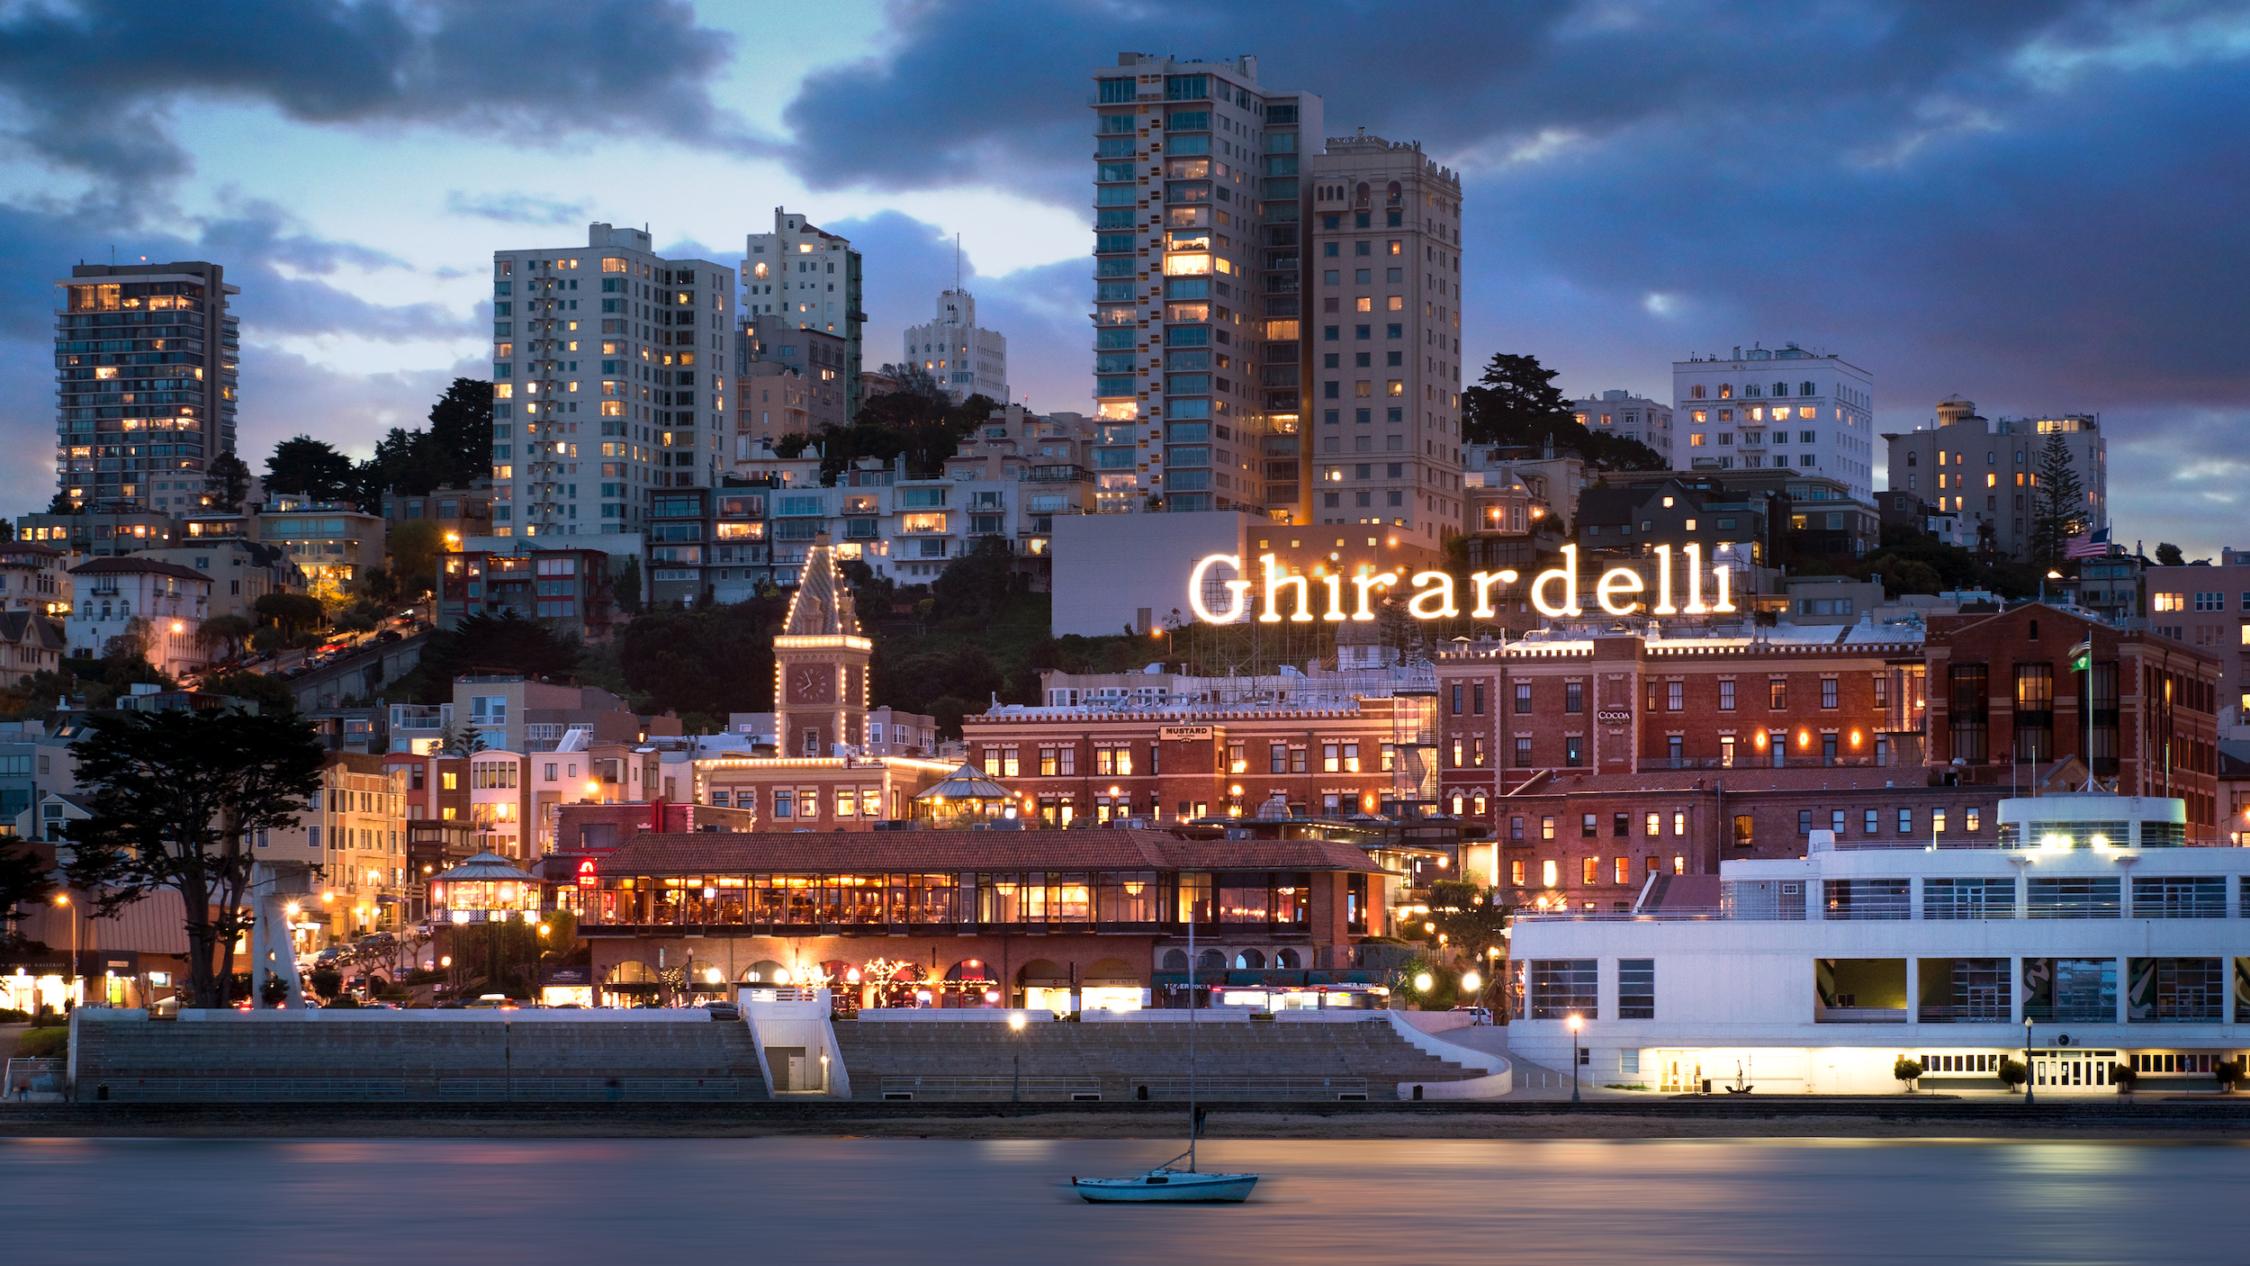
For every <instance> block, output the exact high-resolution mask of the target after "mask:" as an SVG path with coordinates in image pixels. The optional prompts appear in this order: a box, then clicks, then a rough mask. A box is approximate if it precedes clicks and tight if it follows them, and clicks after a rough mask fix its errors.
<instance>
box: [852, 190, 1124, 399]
mask: <svg viewBox="0 0 2250 1266" xmlns="http://www.w3.org/2000/svg"><path fill="white" fill-rule="evenodd" d="M821 227H822V228H824V229H826V230H828V231H829V232H831V233H839V234H842V235H843V236H845V237H848V238H850V239H851V242H852V249H854V250H856V251H859V252H860V253H861V254H862V255H864V256H865V257H866V258H867V259H868V260H870V261H873V262H871V263H870V265H869V267H868V268H867V270H866V283H865V289H864V291H863V292H862V301H863V304H864V306H865V308H866V311H867V328H866V331H865V335H864V337H865V339H866V344H865V351H864V355H865V358H866V363H867V364H868V365H869V366H870V367H873V366H876V365H881V364H885V363H888V362H893V361H897V360H899V359H900V358H901V357H903V356H904V355H905V354H906V339H905V334H906V327H908V326H910V325H919V324H921V323H923V322H925V321H928V320H930V319H931V318H932V317H933V316H934V315H935V314H936V308H937V297H938V293H939V292H940V291H943V290H949V289H951V288H952V287H953V285H954V277H955V273H954V255H953V235H952V234H950V233H947V232H946V231H945V230H943V229H941V228H939V227H938V226H937V225H934V224H930V223H928V222H926V221H923V220H918V219H915V218H914V217H913V216H910V215H906V214H904V213H902V212H897V211H885V212H880V213H878V214H876V215H872V216H865V217H861V218H857V219H850V220H839V221H835V222H831V223H823V224H822V225H821ZM878 265H879V266H878ZM960 267H961V272H960V279H961V284H962V285H963V287H964V288H965V289H967V290H968V291H969V293H970V294H971V295H972V296H974V297H975V299H976V304H977V324H978V325H980V326H983V327H984V328H986V329H989V330H996V331H998V332H999V333H1001V334H1002V335H1005V336H1006V337H1007V340H1008V377H1009V386H1010V388H1011V391H1012V394H1013V395H1014V397H1015V398H1016V399H1018V400H1021V399H1023V398H1024V397H1025V396H1026V395H1028V396H1030V397H1031V405H1032V407H1033V408H1034V409H1039V410H1043V411H1049V412H1052V411H1058V410H1060V411H1070V412H1081V413H1082V412H1087V411H1089V410H1090V409H1091V408H1092V405H1093V377H1092V370H1093V363H1092V362H1091V361H1090V360H1089V359H1088V355H1089V353H1088V351H1087V349H1088V348H1089V347H1091V346H1092V343H1093V340H1092V337H1091V335H1090V333H1089V330H1090V328H1091V327H1090V325H1089V324H1088V321H1087V313H1088V311H1089V308H1088V305H1087V300H1086V281H1085V276H1086V266H1085V265H1084V264H1083V263H1082V262H1080V261H1078V260H1066V261H1063V262H1061V263H1057V264H1051V265H1047V266H1045V267H1040V268H1022V269H1017V270H1015V271H1013V272H1009V273H1004V274H1002V275H1000V276H996V277H987V276H983V275H981V274H979V273H978V272H977V267H976V258H975V256H974V255H973V254H966V253H965V254H963V256H962V257H961V265H960Z"/></svg>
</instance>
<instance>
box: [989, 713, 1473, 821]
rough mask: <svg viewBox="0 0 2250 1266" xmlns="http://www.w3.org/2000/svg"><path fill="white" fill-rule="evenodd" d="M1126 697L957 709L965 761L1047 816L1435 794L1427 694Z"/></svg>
mask: <svg viewBox="0 0 2250 1266" xmlns="http://www.w3.org/2000/svg"><path fill="white" fill-rule="evenodd" d="M1120 702H1121V703H1122V704H1123V706H1116V705H1108V704H1105V703H1104V702H1102V701H1095V702H1092V703H1089V704H1078V705H1072V706H1060V707H1020V706H1007V707H996V708H993V709H991V710H990V711H988V712H986V713H985V714H984V715H982V716H972V717H966V718H963V721H962V736H963V739H964V741H965V742H966V743H967V745H968V749H969V760H970V762H971V763H972V764H974V765H976V766H977V767H978V768H979V769H981V770H983V771H984V773H985V775H986V776H987V777H990V778H996V779H998V780H999V781H1000V782H1001V783H1003V784H1004V785H1006V786H1007V787H1008V788H1009V789H1010V790H1012V791H1015V792H1016V793H1017V794H1018V795H1019V796H1020V797H1021V798H1022V800H1023V803H1024V809H1025V813H1026V816H1034V817H1037V818H1038V819H1039V820H1040V821H1041V822H1044V823H1046V824H1048V825H1050V826H1068V825H1069V824H1070V823H1072V822H1073V821H1076V820H1078V819H1080V818H1085V817H1089V816H1090V817H1092V818H1093V819H1094V820H1095V821H1097V822H1108V821H1112V820H1115V819H1120V818H1132V819H1142V820H1146V821H1167V820H1169V821H1189V820H1192V819H1195V818H1206V817H1229V816H1231V817H1255V816H1258V815H1259V814H1260V812H1261V811H1264V812H1266V813H1268V814H1269V815H1270V814H1274V813H1278V812H1280V809H1279V808H1278V806H1279V805H1286V806H1287V811H1288V813H1289V814H1290V815H1292V816H1297V817H1318V818H1343V817H1350V816H1352V815H1354V814H1374V813H1383V812H1389V811H1391V810H1392V809H1393V808H1395V806H1396V804H1397V803H1398V802H1399V801H1401V800H1406V801H1417V800H1418V801H1427V800H1430V799H1432V798H1434V796H1435V794H1436V784H1435V783H1434V781H1430V782H1428V784H1427V786H1426V787H1425V786H1424V785H1423V784H1424V782H1425V781H1426V780H1425V779H1424V778H1423V776H1422V773H1423V770H1424V767H1425V766H1426V764H1427V761H1428V757H1429V754H1430V751H1431V749H1432V747H1433V745H1434V742H1433V741H1434V738H1435V734H1434V728H1433V727H1432V726H1431V723H1430V720H1429V716H1428V713H1429V704H1430V697H1429V696H1428V695H1426V694H1420V695H1417V694H1399V695H1394V696H1391V697H1389V698H1365V699H1356V700H1338V701H1334V702H1333V703H1331V704H1328V705H1326V706H1317V705H1316V706H1288V705H1283V706H1273V705H1271V704H1267V705H1260V704H1258V703H1255V702H1247V701H1246V702H1243V703H1240V704H1225V703H1212V704H1192V703H1191V704H1181V705H1176V706H1168V707H1155V708H1137V707H1134V706H1132V705H1131V704H1130V703H1123V701H1120ZM1268 806H1276V807H1270V808H1269V807H1268Z"/></svg>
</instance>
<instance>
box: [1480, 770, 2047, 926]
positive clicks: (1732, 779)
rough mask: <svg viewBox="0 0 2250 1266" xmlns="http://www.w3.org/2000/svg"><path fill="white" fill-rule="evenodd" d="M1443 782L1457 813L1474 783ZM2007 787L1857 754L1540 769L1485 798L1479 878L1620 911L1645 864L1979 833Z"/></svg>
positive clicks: (1534, 896) (1971, 840)
mask: <svg viewBox="0 0 2250 1266" xmlns="http://www.w3.org/2000/svg"><path fill="white" fill-rule="evenodd" d="M2081 773H2082V769H2081V767H2080V766H2079V765H2078V764H2077V762H2075V761H2068V762H2064V763H2063V766H2062V768H2061V769H2060V770H2059V771H2056V770H2050V771H2048V779H2047V780H2048V782H2049V783H2050V784H2051V785H2052V786H2053V787H2054V789H2057V790H2060V789H2063V788H2066V787H2068V786H2069V785H2071V784H2072V783H2073V782H2074V781H2075V778H2076V776H2078V775H2080V774H2081ZM1894 774H1904V775H1907V777H1905V778H1900V777H1892V776H1890V775H1894ZM1455 794H1456V798H1458V799H1460V800H1462V801H1463V812H1464V814H1467V813H1470V812H1471V811H1473V810H1474V807H1475V797H1474V796H1471V795H1469V794H1467V793H1455ZM2008 794H2009V789H2008V787H2007V785H2006V784H2004V783H2003V784H2000V785H1997V786H1974V785H1964V786H1942V785H1941V786H1930V785H1928V784H1927V783H1926V782H1924V780H1923V779H1922V778H1921V777H1920V776H1919V773H1918V771H1914V770H1895V769H1877V768H1868V767H1864V766H1863V767H1860V768H1856V769H1843V770H1837V769H1821V768H1784V769H1771V768H1737V769H1731V770H1724V771H1717V770H1714V771H1709V772H1703V773H1694V772H1688V771H1682V772H1678V773H1673V772H1670V771H1665V772H1661V773H1644V774H1586V775H1572V774H1567V773H1564V772H1561V771H1555V770H1541V771H1538V772H1536V773H1534V774H1532V775H1531V776H1530V777H1528V778H1526V779H1524V780H1523V781H1522V782H1521V783H1518V784H1516V785H1515V786H1512V787H1510V788H1508V790H1507V792H1506V793H1505V794H1503V795H1501V796H1499V797H1497V798H1495V799H1491V800H1488V801H1486V817H1487V819H1488V820H1490V821H1492V822H1493V823H1494V824H1495V827H1496V829H1497V831H1498V834H1499V842H1498V848H1497V849H1496V850H1495V859H1496V865H1497V874H1496V875H1485V876H1478V878H1480V879H1481V880H1482V881H1484V882H1491V883H1496V884H1497V886H1499V887H1500V888H1501V890H1502V891H1503V892H1504V893H1505V894H1506V897H1507V900H1508V901H1509V902H1510V903H1511V904H1515V905H1528V906H1532V907H1535V908H1538V909H1582V910H1611V911H1621V910H1629V909H1632V908H1633V907H1634V905H1635V903H1636V901H1637V900H1638V898H1639V897H1640V895H1641V893H1642V891H1643V889H1644V888H1646V887H1648V886H1649V885H1650V883H1651V881H1652V880H1653V879H1655V878H1656V877H1657V876H1670V875H1706V876H1715V875H1717V874H1718V873H1719V864H1720V863H1721V862H1726V861H1741V860H1743V859H1745V858H1761V859H1762V858H1777V857H1802V856H1804V853H1805V845H1806V842H1807V840H1808V839H1809V837H1810V835H1811V833H1812V832H1813V831H1816V830H1821V831H1834V832H1835V833H1836V837H1837V839H1838V841H1839V842H1840V843H1841V845H1842V846H1843V847H1846V848H1849V847H1852V846H1854V845H1855V844H1859V843H1863V842H1865V843H1876V842H1882V843H1889V844H1897V843H1898V842H1900V841H1916V842H1922V843H1935V844H1936V846H1938V847H1947V846H1967V845H1971V844H1975V843H1979V842H1981V843H1983V844H1985V845H1987V846H1989V845H1990V844H1991V843H1992V842H1993V840H1994V839H1995V835H1994V832H1995V830H1996V829H1997V827H1996V823H1997V818H1996V816H1995V815H1996V814H1997V812H1998V806H1999V802H2000V801H2001V800H2003V799H2005V798H2006V797H2007V796H2008ZM1660 882H1661V881H1660Z"/></svg>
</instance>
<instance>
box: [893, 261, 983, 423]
mask: <svg viewBox="0 0 2250 1266" xmlns="http://www.w3.org/2000/svg"><path fill="white" fill-rule="evenodd" d="M905 341H906V363H907V364H909V365H920V366H921V367H922V370H923V371H924V372H925V373H927V374H929V375H930V376H931V377H932V378H934V379H936V380H937V383H938V385H939V386H940V387H943V388H944V389H945V394H946V395H947V396H948V397H949V398H951V399H952V401H953V403H955V404H959V403H961V402H962V401H963V400H966V399H968V398H969V397H970V396H972V395H982V396H984V397H985V398H986V399H988V400H997V401H999V402H1000V403H1001V404H1006V403H1008V336H1007V335H1005V334H1002V333H1000V332H999V331H998V330H987V329H984V328H982V327H981V326H979V325H978V324H977V300H976V296H975V295H972V294H970V293H969V292H968V291H966V290H963V289H961V288H959V287H958V286H956V287H955V288H953V289H951V290H945V291H941V292H939V294H938V297H937V313H936V316H935V317H934V318H933V319H932V320H929V321H926V322H923V323H922V324H920V325H910V326H907V327H906V339H905Z"/></svg>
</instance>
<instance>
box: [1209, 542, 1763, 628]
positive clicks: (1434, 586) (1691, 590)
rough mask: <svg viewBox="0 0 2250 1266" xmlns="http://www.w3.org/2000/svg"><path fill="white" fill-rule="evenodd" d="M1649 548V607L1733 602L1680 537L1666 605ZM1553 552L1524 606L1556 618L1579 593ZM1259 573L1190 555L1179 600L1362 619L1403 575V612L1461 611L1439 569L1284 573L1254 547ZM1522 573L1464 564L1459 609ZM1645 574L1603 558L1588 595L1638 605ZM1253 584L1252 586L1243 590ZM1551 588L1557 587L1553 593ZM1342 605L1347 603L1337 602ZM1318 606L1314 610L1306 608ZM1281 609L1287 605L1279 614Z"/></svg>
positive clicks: (1667, 555) (1689, 610) (1219, 615)
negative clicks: (1209, 590)
mask: <svg viewBox="0 0 2250 1266" xmlns="http://www.w3.org/2000/svg"><path fill="white" fill-rule="evenodd" d="M1654 552H1655V555H1656V591H1655V595H1654V596H1655V598H1656V603H1655V605H1654V606H1651V607H1648V608H1647V609H1648V611H1649V613H1650V614H1652V615H1707V614H1716V615H1725V614H1729V613H1731V612H1733V611H1734V609H1735V607H1734V602H1733V600H1732V583H1733V582H1732V577H1733V573H1732V572H1730V571H1729V570H1728V569H1727V568H1725V567H1720V566H1714V567H1712V568H1711V569H1710V571H1709V573H1708V576H1707V575H1706V573H1705V570H1704V566H1703V547H1702V546H1701V545H1683V546H1681V547H1680V554H1681V556H1682V557H1681V562H1682V564H1683V566H1682V570H1683V571H1684V572H1685V577H1684V579H1685V581H1686V586H1687V601H1686V602H1685V603H1683V604H1681V605H1678V606H1675V605H1673V601H1672V598H1673V592H1674V585H1673V575H1672V571H1673V567H1672V547H1671V546H1669V545H1659V546H1657V547H1656V549H1655V551H1654ZM1562 555H1563V562H1562V566H1560V567H1551V568H1549V569H1547V570H1546V571H1543V572H1540V573H1538V574H1537V575H1535V576H1533V577H1532V578H1531V586H1530V592H1529V597H1530V599H1531V606H1532V609H1533V610H1535V611H1537V612H1539V614H1541V615H1543V616H1546V617H1548V618H1549V619H1564V618H1569V617H1575V616H1582V615H1585V614H1586V608H1585V607H1584V606H1583V605H1582V604H1581V602H1580V592H1579V584H1578V547H1577V546H1576V545H1565V546H1563V547H1562ZM1257 561H1258V570H1259V579H1258V580H1257V581H1251V580H1248V579H1244V578H1243V575H1244V569H1243V566H1242V559H1241V557H1240V556H1239V555H1235V554H1208V555H1205V556H1204V557H1203V558H1201V559H1199V560H1197V561H1196V564H1195V570H1194V571H1192V572H1190V573H1188V609H1189V610H1190V611H1192V612H1193V613H1194V615H1195V618H1196V619H1198V620H1201V621H1202V622H1204V623H1205V624H1237V623H1241V622H1243V621H1245V620H1256V621H1257V622H1258V623H1261V624H1280V623H1282V622H1283V621H1289V622H1291V623H1310V622H1312V621H1314V620H1328V621H1337V622H1341V621H1344V620H1372V619H1374V618H1375V612H1374V605H1375V603H1376V602H1377V601H1378V600H1379V595H1381V594H1386V593H1388V592H1389V591H1391V590H1393V589H1396V588H1398V587H1399V584H1400V582H1401V581H1406V582H1407V583H1408V584H1409V586H1410V587H1411V590H1412V593H1413V596H1412V597H1411V598H1408V599H1407V603H1406V614H1407V615H1409V616H1411V617H1412V618H1414V619H1417V620H1450V619H1454V618H1457V617H1458V616H1460V614H1461V606H1460V594H1459V592H1458V590H1459V585H1458V584H1457V583H1456V582H1455V580H1454V578H1453V577H1452V576H1451V575H1449V574H1447V573H1445V572H1442V571H1422V572H1416V573H1414V575H1413V576H1412V577H1411V578H1409V577H1407V576H1406V575H1405V574H1404V573H1403V572H1399V571H1377V572H1362V573H1360V574H1359V575H1356V576H1349V577H1347V576H1344V575H1342V574H1340V573H1336V574H1330V575H1325V576H1303V575H1295V576H1292V575H1288V574H1286V573H1284V572H1283V571H1282V569H1281V564H1280V561H1279V560H1278V559H1277V558H1276V557H1275V556H1274V555H1272V554H1260V555H1258V560H1257ZM1221 568H1224V569H1226V570H1228V571H1231V572H1232V573H1234V577H1235V578H1234V579H1232V580H1220V581H1219V582H1218V584H1219V586H1220V587H1221V588H1223V589H1224V590H1225V591H1226V593H1227V605H1226V606H1225V607H1224V608H1222V609H1219V610H1213V609H1212V607H1211V605H1210V603H1208V602H1206V601H1205V600H1204V591H1205V589H1206V587H1207V586H1208V585H1209V584H1210V582H1211V580H1212V579H1213V576H1214V573H1215V572H1217V571H1218V570H1219V569H1221ZM1520 579H1522V576H1521V574H1520V573H1518V572H1516V571H1515V570H1513V569H1512V568H1503V569H1501V570H1499V571H1479V572H1471V573H1470V574H1469V594H1470V603H1471V605H1470V609H1469V613H1468V614H1469V617H1470V618H1471V619H1475V620H1490V619H1493V618H1495V617H1496V616H1498V615H1499V611H1498V610H1497V609H1496V608H1494V607H1493V605H1492V594H1493V590H1494V589H1496V588H1505V587H1507V586H1509V585H1513V584H1515V583H1516V582H1517V581H1518V580H1520ZM1706 579H1708V580H1709V582H1710V584H1709V588H1710V593H1711V601H1710V602H1709V603H1706V602H1705V601H1704V592H1705V581H1706ZM1647 589H1648V585H1647V582H1645V581H1643V580H1642V579H1641V577H1640V573H1638V572H1636V571H1634V570H1633V569H1632V568H1630V567H1612V568H1610V569H1609V570H1608V571H1605V572H1603V573H1602V574H1601V576H1600V577H1599V578H1598V579H1597V580H1595V582H1594V585H1593V598H1594V605H1595V606H1597V607H1599V608H1600V609H1601V611H1602V612H1603V613H1604V614H1607V615H1613V616H1627V615H1633V614H1635V613H1637V612H1639V611H1640V610H1642V608H1643V607H1644V606H1646V604H1645V603H1643V602H1642V601H1641V600H1640V599H1639V598H1638V597H1637V596H1636V595H1640V594H1643V593H1646V592H1647ZM1253 591H1255V596H1253ZM1558 592H1559V594H1560V596H1559V597H1557V596H1555V595H1556V594H1557V593H1558ZM1347 606H1348V607H1349V609H1348V610H1347ZM1316 608H1317V609H1318V610H1319V614H1317V615H1316V614H1314V611H1315V609H1316ZM1284 611H1286V612H1287V614H1284Z"/></svg>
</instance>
